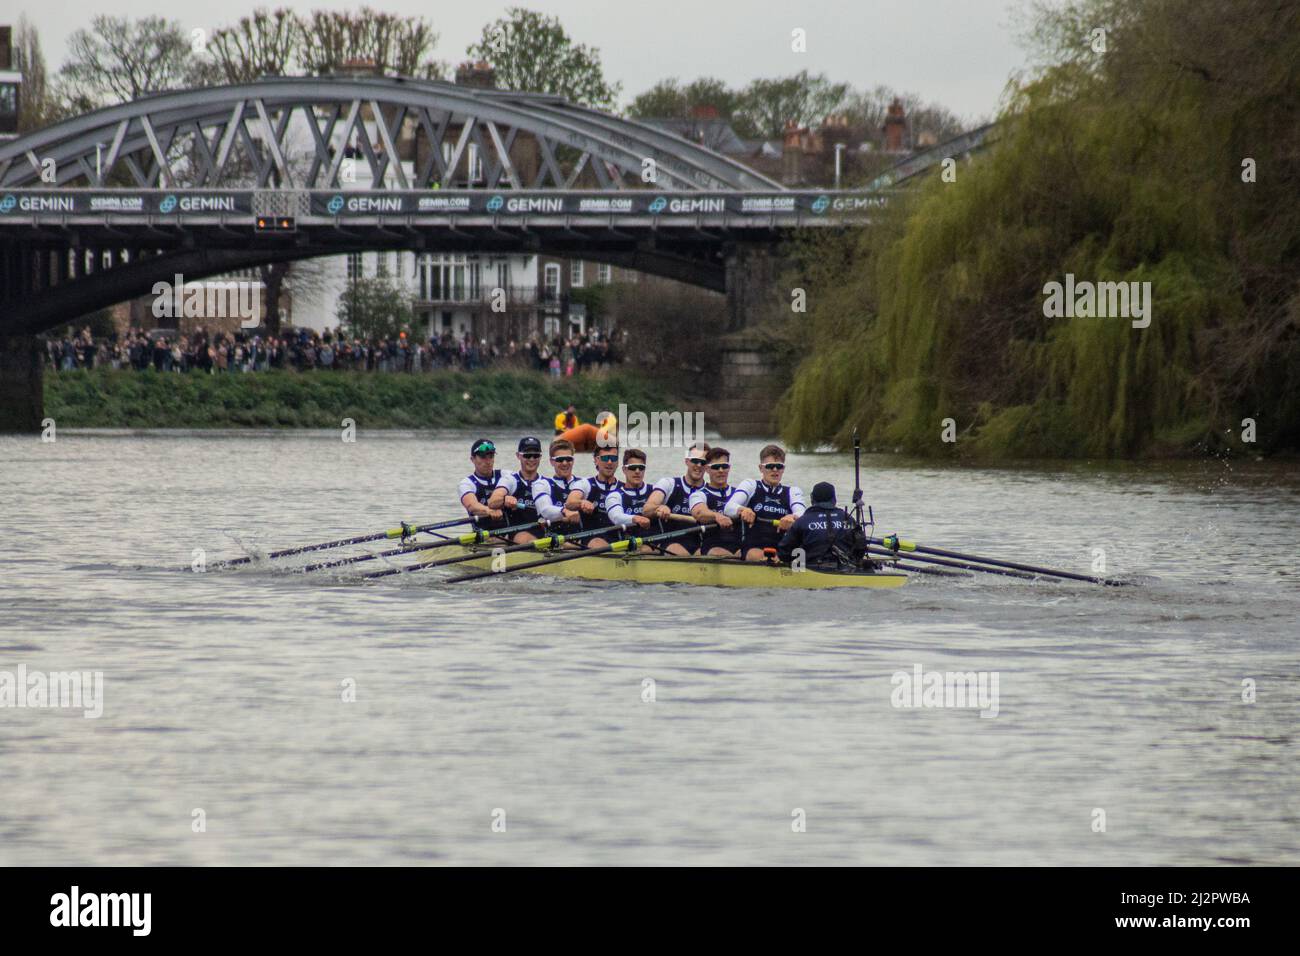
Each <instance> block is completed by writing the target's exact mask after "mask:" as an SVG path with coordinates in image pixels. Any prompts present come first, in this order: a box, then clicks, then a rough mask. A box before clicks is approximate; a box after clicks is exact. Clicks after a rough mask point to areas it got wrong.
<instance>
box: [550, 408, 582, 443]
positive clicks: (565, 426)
mask: <svg viewBox="0 0 1300 956" xmlns="http://www.w3.org/2000/svg"><path fill="white" fill-rule="evenodd" d="M581 424H582V422H580V421H578V410H577V409H576V408H574V407H573V402H569V407H568V408H566V409H565V410H564V411H562V412H556V414H555V434H557V435H561V434H563V433H564V432H567V431H568V430H569V429H570V428H577V427H578V426H579V425H581Z"/></svg>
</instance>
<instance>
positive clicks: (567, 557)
mask: <svg viewBox="0 0 1300 956" xmlns="http://www.w3.org/2000/svg"><path fill="white" fill-rule="evenodd" d="M702 530H703V529H702V528H700V527H694V528H680V529H678V530H677V531H665V532H663V533H662V534H652V535H649V536H647V537H644V538H638V537H634V538H625V539H624V540H622V541H616V542H614V543H613V544H606V545H602V546H601V547H599V548H587V549H586V550H583V551H575V552H574V553H572V554H561V555H558V556H555V557H550V558H544V559H542V560H541V561H530V562H529V563H527V564H516V565H515V566H514V567H507V568H502V569H501V570H500V571H475V572H473V573H471V574H460V575H457V576H456V577H454V578H448V579H447V583H448V584H459V583H460V582H462V581H477V580H479V579H481V578H489V577H501V576H502V575H504V574H510V573H512V572H515V571H527V570H529V569H531V568H540V567H543V566H546V565H551V564H559V563H561V562H562V561H576V560H578V559H579V558H592V557H596V556H597V555H601V554H608V553H610V552H611V551H632V550H633V549H634V548H640V547H641V545H643V544H649V543H650V542H652V541H663V540H666V539H668V538H680V537H682V536H684V535H688V534H700V533H701V531H702Z"/></svg>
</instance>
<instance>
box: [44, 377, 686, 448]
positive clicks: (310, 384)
mask: <svg viewBox="0 0 1300 956" xmlns="http://www.w3.org/2000/svg"><path fill="white" fill-rule="evenodd" d="M467 395H468V398H466V397H465V396H467ZM571 401H572V402H574V403H575V404H576V405H577V406H578V412H579V414H580V415H581V417H582V418H583V419H584V420H590V419H594V418H595V416H596V413H597V412H599V411H601V410H603V409H607V408H617V407H618V403H619V402H626V403H627V404H628V406H629V407H631V408H640V409H655V408H665V407H670V406H668V405H666V404H665V403H666V402H667V401H668V399H667V398H666V396H664V395H663V394H662V393H661V392H660V391H659V390H658V388H657V387H655V386H653V385H651V384H650V382H649V380H648V379H646V378H644V377H641V376H636V375H629V374H625V373H614V374H610V375H603V376H597V375H581V376H577V377H574V378H569V379H563V380H560V381H558V382H557V381H553V380H552V379H550V378H549V377H547V376H544V375H540V374H536V373H531V372H474V373H472V374H470V373H465V372H433V373H429V374H421V375H406V374H398V373H382V372H336V371H315V372H301V373H300V372H289V371H269V372H253V373H248V374H217V375H204V374H201V373H198V372H190V373H187V374H176V373H162V372H155V371H152V370H149V371H144V372H136V371H132V370H129V369H109V368H97V369H90V370H87V371H82V372H75V373H74V372H62V373H49V374H47V375H46V376H45V409H46V414H48V415H50V416H51V417H53V418H54V419H55V420H56V421H57V422H58V423H59V425H60V427H69V428H243V427H249V428H276V427H286V428H338V427H339V422H340V421H342V420H343V419H344V418H352V419H354V420H355V421H356V422H357V424H358V425H359V426H364V427H367V428H445V429H457V428H470V427H474V428H479V427H502V428H505V427H509V428H518V429H524V430H532V431H534V432H536V433H537V434H538V435H539V436H542V437H545V435H547V434H549V431H548V429H549V427H550V423H551V421H552V420H553V419H554V417H555V413H556V412H557V411H558V410H560V409H562V408H564V407H565V406H566V405H568V403H569V402H571Z"/></svg>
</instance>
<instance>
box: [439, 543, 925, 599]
mask: <svg viewBox="0 0 1300 956" xmlns="http://www.w3.org/2000/svg"><path fill="white" fill-rule="evenodd" d="M450 550H452V549H440V550H439V551H436V552H430V555H429V556H430V557H431V558H433V557H451V556H452V555H450V554H448V553H447V552H448V551H450ZM470 550H471V549H459V551H460V553H461V554H466V553H469V551H470ZM477 550H481V551H482V552H483V556H482V557H480V558H476V559H474V560H470V561H464V562H459V563H457V564H453V565H449V566H447V569H446V570H448V571H453V572H456V573H462V572H464V571H468V570H483V571H485V570H488V569H489V568H490V567H491V566H492V554H491V551H490V550H488V549H477ZM502 557H503V558H504V559H505V561H506V563H507V566H508V567H517V566H518V565H521V564H531V563H533V562H535V561H540V560H541V559H542V555H541V554H539V553H538V552H535V551H519V552H515V553H512V554H506V555H502ZM521 573H525V574H545V575H549V576H553V577H561V578H577V579H581V580H586V581H623V582H633V583H637V584H692V585H696V586H700V587H715V588H795V589H798V590H823V589H829V588H869V589H880V588H897V587H902V586H903V584H904V583H905V582H906V581H907V575H905V574H898V573H894V572H885V571H881V572H877V573H867V572H861V571H814V570H804V571H794V570H792V569H790V568H788V567H773V566H771V565H766V564H758V563H757V562H753V561H741V560H739V559H735V558H701V557H691V558H680V557H672V556H669V555H659V554H645V555H612V554H604V555H593V556H592V557H589V558H581V559H578V560H574V561H559V562H553V563H547V564H544V565H540V566H538V567H536V568H529V569H527V570H525V571H522V572H521Z"/></svg>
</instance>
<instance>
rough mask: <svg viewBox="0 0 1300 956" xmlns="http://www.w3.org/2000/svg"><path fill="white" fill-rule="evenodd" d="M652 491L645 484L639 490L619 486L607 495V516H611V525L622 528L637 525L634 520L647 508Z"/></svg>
mask: <svg viewBox="0 0 1300 956" xmlns="http://www.w3.org/2000/svg"><path fill="white" fill-rule="evenodd" d="M652 490H653V489H651V487H650V486H649V485H644V484H643V485H641V486H639V487H637V488H629V487H628V486H627V485H619V487H618V488H616V489H615V490H613V491H611V492H610V493H609V494H607V495H606V496H605V514H607V515H609V521H610V524H616V525H618V526H619V527H620V528H631V527H632V526H633V525H635V524H636V521H635V520H634V519H635V518H637V517H639V516H640V514H641V509H643V508H644V507H645V503H646V499H647V498H649V497H650V492H651V491H652Z"/></svg>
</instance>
